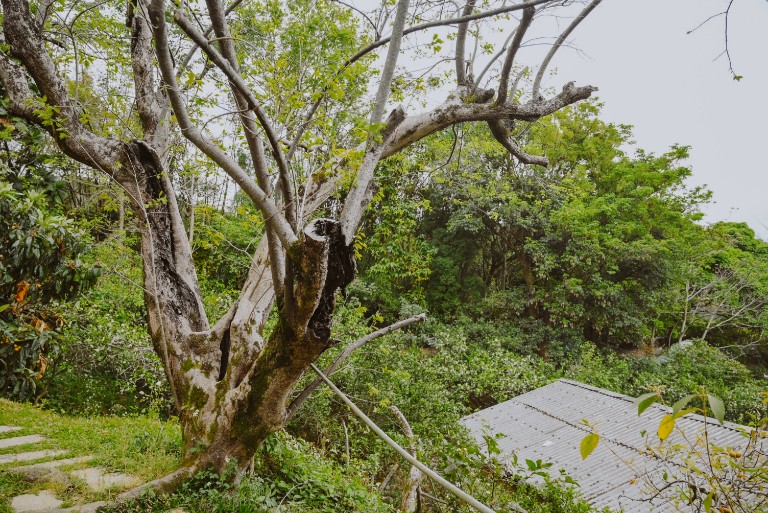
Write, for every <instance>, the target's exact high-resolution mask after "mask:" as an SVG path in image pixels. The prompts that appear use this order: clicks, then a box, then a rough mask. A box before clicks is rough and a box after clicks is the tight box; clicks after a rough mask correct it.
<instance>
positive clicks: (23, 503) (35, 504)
mask: <svg viewBox="0 0 768 513" xmlns="http://www.w3.org/2000/svg"><path fill="white" fill-rule="evenodd" d="M61 505H62V502H61V501H60V500H59V499H57V498H56V496H55V495H54V494H53V492H52V491H50V490H43V491H42V492H40V493H36V494H31V493H29V494H25V495H17V496H16V497H14V498H13V499H11V508H13V511H14V512H16V513H24V512H27V511H48V510H53V509H58V508H59V507H60V506H61Z"/></svg>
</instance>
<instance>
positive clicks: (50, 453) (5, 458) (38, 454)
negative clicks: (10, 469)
mask: <svg viewBox="0 0 768 513" xmlns="http://www.w3.org/2000/svg"><path fill="white" fill-rule="evenodd" d="M66 453H67V451H54V450H46V451H32V452H20V453H18V454H3V455H0V465H5V464H6V463H16V462H18V461H32V460H41V459H43V458H53V457H55V456H61V455H62V454H66Z"/></svg>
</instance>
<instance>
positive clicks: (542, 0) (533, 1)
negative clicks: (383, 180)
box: [288, 0, 554, 160]
mask: <svg viewBox="0 0 768 513" xmlns="http://www.w3.org/2000/svg"><path fill="white" fill-rule="evenodd" d="M546 3H554V0H529V1H527V2H523V3H520V4H515V5H508V6H505V7H500V8H498V9H492V10H490V11H485V12H481V13H475V14H470V15H468V16H460V17H458V18H449V19H447V20H437V21H430V22H426V23H421V24H419V25H414V26H413V27H409V28H406V29H404V30H403V35H404V36H407V35H408V34H413V33H414V32H419V31H421V30H426V29H428V28H433V27H441V26H445V25H455V24H457V23H462V22H470V21H474V20H480V19H483V18H490V17H492V16H498V15H500V14H506V13H509V12H513V11H519V10H520V9H525V8H526V7H529V6H536V5H541V4H546ZM393 35H394V34H393ZM391 40H392V36H388V37H384V38H381V39H377V40H376V41H374V42H373V43H371V44H369V45H367V46H364V47H363V48H361V49H360V50H358V51H357V52H356V53H355V54H354V55H352V56H351V57H350V58H348V59H347V60H346V61H345V62H344V64H342V65H341V67H340V68H339V70H338V71H337V72H336V76H339V75H341V74H342V73H343V72H344V70H346V69H347V68H348V67H349V66H351V65H352V64H354V63H355V62H357V61H359V60H360V59H362V58H363V57H365V56H366V55H368V54H369V53H371V52H372V51H374V50H376V49H377V48H380V47H382V46H384V45H385V44H387V43H389V42H390V41H391ZM327 96H328V87H325V88H324V89H323V90H322V91H321V92H320V94H319V96H318V99H317V100H315V103H313V104H312V107H311V108H310V110H309V112H308V113H307V115H306V117H305V118H304V121H302V123H301V126H300V127H299V129H298V131H297V132H296V135H295V136H294V138H293V141H292V142H291V145H290V147H289V153H288V155H289V157H288V160H290V158H291V157H292V156H293V154H294V153H295V151H296V148H297V146H298V142H299V140H301V137H302V136H303V135H304V132H306V130H307V128H308V127H309V124H310V123H311V122H312V118H313V117H314V115H315V113H316V112H317V109H318V108H319V107H320V104H321V103H322V102H323V101H324V100H325V99H326V98H327Z"/></svg>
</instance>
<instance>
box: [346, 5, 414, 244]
mask: <svg viewBox="0 0 768 513" xmlns="http://www.w3.org/2000/svg"><path fill="white" fill-rule="evenodd" d="M409 4H410V1H409V0H399V2H398V4H397V12H396V13H395V20H394V22H393V27H392V36H391V39H392V44H390V45H389V49H388V50H387V58H386V60H385V61H384V67H383V69H382V70H381V79H380V80H379V86H378V88H377V90H376V98H375V100H374V105H373V112H371V118H370V124H371V128H372V130H371V132H370V133H369V134H368V141H367V142H366V147H367V150H368V151H366V153H365V157H364V158H363V163H362V164H361V166H360V170H359V171H358V173H357V183H355V184H354V186H353V187H352V189H351V190H350V191H349V194H348V195H347V200H346V202H345V203H344V209H343V210H342V212H341V227H342V233H343V234H344V239H345V240H346V241H347V244H351V243H352V240H354V238H355V232H356V231H357V227H358V225H359V224H360V220H361V219H362V218H363V212H364V211H365V207H366V205H367V204H368V202H369V201H370V193H371V187H370V186H371V182H372V180H373V172H374V170H375V169H376V164H377V163H378V162H379V151H378V150H374V147H375V146H378V145H377V143H376V141H375V139H376V130H375V127H376V125H377V124H379V123H381V120H382V118H383V117H384V109H385V108H386V104H387V98H388V97H389V88H390V86H391V85H392V78H393V77H394V75H395V68H396V67H397V58H398V57H399V55H400V44H401V43H402V41H403V30H404V28H405V19H406V17H407V16H408V6H409Z"/></svg>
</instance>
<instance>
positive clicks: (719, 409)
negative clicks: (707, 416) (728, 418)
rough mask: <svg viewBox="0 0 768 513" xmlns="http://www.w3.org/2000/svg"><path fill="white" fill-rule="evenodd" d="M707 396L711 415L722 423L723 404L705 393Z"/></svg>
mask: <svg viewBox="0 0 768 513" xmlns="http://www.w3.org/2000/svg"><path fill="white" fill-rule="evenodd" d="M707 398H708V399H709V407H710V408H711V409H712V415H714V416H715V418H716V419H717V420H718V421H719V422H720V424H722V423H723V421H724V420H725V405H724V404H723V401H721V400H720V398H719V397H715V396H714V395H712V394H707Z"/></svg>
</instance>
